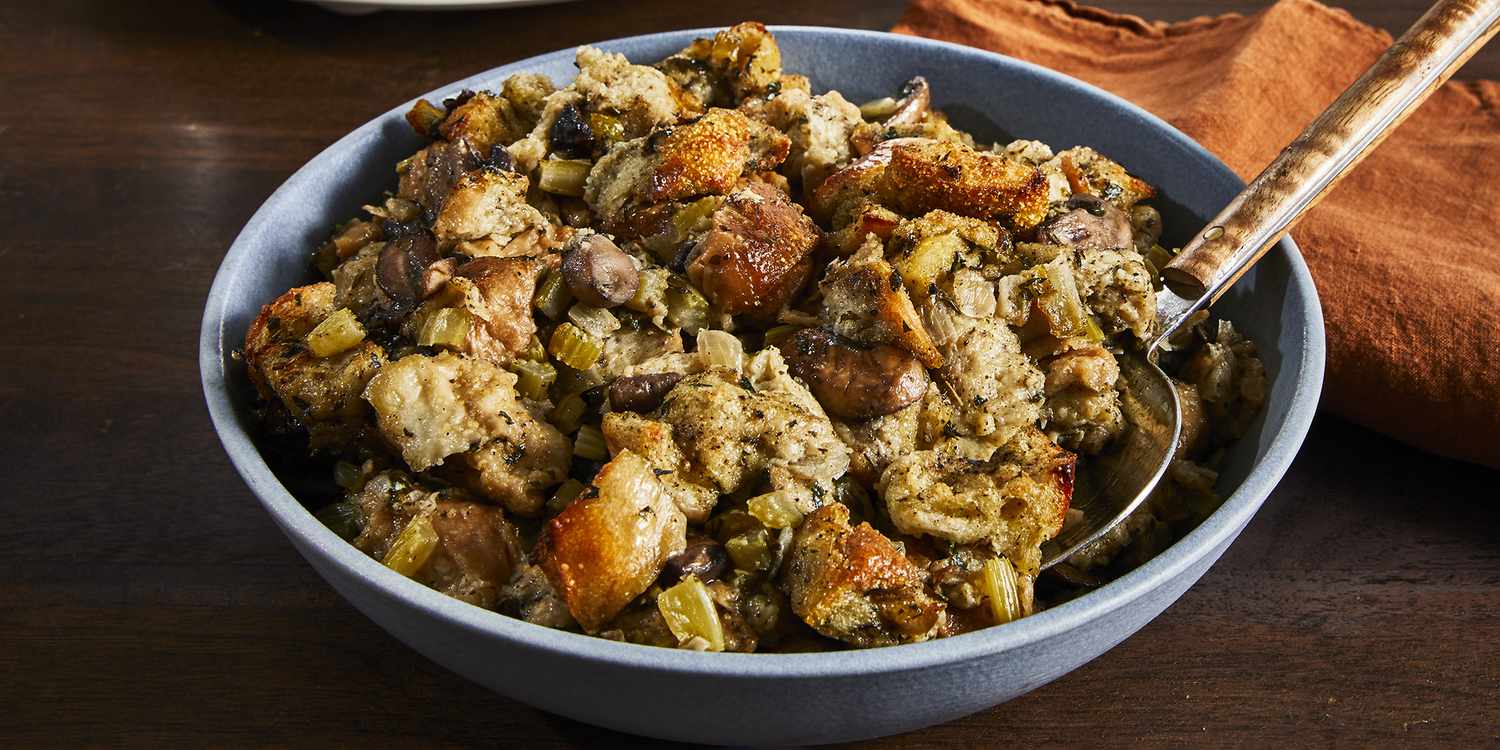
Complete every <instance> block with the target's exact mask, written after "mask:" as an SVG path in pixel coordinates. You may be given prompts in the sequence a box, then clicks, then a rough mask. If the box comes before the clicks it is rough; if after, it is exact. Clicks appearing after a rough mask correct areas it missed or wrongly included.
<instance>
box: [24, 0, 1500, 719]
mask: <svg viewBox="0 0 1500 750" xmlns="http://www.w3.org/2000/svg"><path fill="white" fill-rule="evenodd" d="M1101 2H1103V4H1104V5H1106V6H1108V7H1111V8H1114V9H1118V10H1126V11H1130V12H1135V13H1139V14H1142V15H1146V16H1150V17H1163V18H1174V19H1175V18H1185V17H1189V16H1192V15H1197V14H1201V13H1217V12H1223V11H1228V10H1250V9H1253V8H1255V7H1258V6H1260V5H1262V4H1263V3H1261V2H1237V3H1216V2H1209V1H1208V0H1101ZM900 6H901V3H900V2H899V0H889V1H887V0H862V1H856V0H833V1H831V2H818V3H814V2H787V1H774V2H773V1H772V0H747V1H746V2H742V3H738V4H733V5H731V4H713V3H669V2H657V1H654V0H652V1H642V2H631V3H609V2H584V3H578V4H574V5H561V6H554V7H540V8H529V9H521V10H513V11H507V12H484V13H461V14H434V15H394V14H376V15H373V16H367V17H361V18H346V17H341V16H334V15H330V14H327V13H325V12H323V11H321V10H318V9H316V8H312V7H307V6H302V5H293V4H285V3H281V2H273V1H271V0H263V1H262V0H245V1H243V2H233V3H230V2H218V3H216V2H188V1H186V0H183V1H182V2H162V3H149V4H148V3H116V2H104V1H102V0H100V1H98V2H82V1H75V0H46V1H45V2H23V3H6V4H4V5H3V7H0V50H3V52H0V91H3V94H4V96H3V97H0V261H3V267H4V273H3V274H0V296H3V297H4V298H5V299H9V300H11V301H12V304H10V306H9V307H8V308H7V309H6V311H5V312H4V313H3V318H0V320H3V323H0V418H3V423H4V425H5V428H6V429H4V430H0V456H3V462H0V487H3V488H4V489H3V490H0V497H3V498H4V505H3V507H4V509H5V511H6V513H5V517H4V522H3V523H0V602H3V604H0V673H3V675H4V679H3V681H0V744H3V745H4V746H6V747H33V746H46V745H70V746H71V745H110V746H116V745H125V746H151V747H160V746H191V747H200V746H288V745H299V746H333V747H344V746H363V747H375V746H382V747H383V746H431V745H443V746H448V745H452V746H460V745H489V746H509V747H527V748H531V747H540V748H554V747H557V748H561V747H577V746H593V745H605V744H611V745H613V744H621V745H628V744H638V743H641V742H642V741H640V740H636V739H633V738H629V737H625V736H622V735H617V734H613V733H610V732H607V731H604V730H599V729H595V728H591V727H588V726H584V725H580V724H577V723H574V722H571V721H567V720H564V719H560V718H556V717H552V716H549V715H546V714H543V713H541V712H538V711H535V710H533V709H530V708H528V707H526V706H523V705H520V704H518V703H515V702H512V701H509V700H506V699H504V698H500V697H498V696H495V695H493V694H490V693H488V692H486V691H485V690H483V689H481V688H478V687H476V686H474V685H472V684H469V683H467V682H465V681H464V680H462V679H460V678H458V677H456V676H453V675H451V674H449V673H447V672H446V671H444V670H442V669H441V668H439V667H436V666H435V665H433V664H432V663H430V662H428V661H427V660H425V659H423V658H422V657H420V656H418V655H416V654H415V653H413V652H412V651H410V650H408V649H407V648H406V647H404V646H402V645H401V644H400V643H398V642H396V641H395V640H394V639H392V638H390V637H389V636H387V635H385V634H384V633H383V632H382V631H380V630H379V629H377V628H376V627H375V626H374V625H372V624H371V623H370V622H369V621H368V620H366V619H365V618H364V617H363V616H361V615H360V614H359V613H357V612H356V611H354V610H353V609H352V608H351V607H350V606H348V605H347V604H345V603H344V602H343V601H342V600H341V599H339V598H338V597H337V596H336V595H335V594H334V593H333V592H332V591H331V590H330V589H329V588H328V587H327V586H325V585H324V584H323V582H322V581H321V580H319V579H318V578H317V576H316V575H315V574H314V573H313V572H312V569H311V568H309V567H308V566H307V565H306V564H305V563H303V562H302V560H301V559H300V558H298V557H297V555H296V553H295V552H294V551H293V550H292V548H291V547H290V546H289V545H288V544H287V543H286V542H285V541H284V540H283V539H282V537H281V535H280V534H279V533H278V532H277V530H276V529H275V528H274V526H273V525H272V524H271V522H270V520H269V518H267V516H266V515H265V514H264V513H263V512H262V511H261V509H260V508H259V506H258V504H257V503H256V502H255V500H254V499H253V498H252V497H251V495H250V493H249V491H248V490H246V488H245V487H244V485H243V484H242V483H241V482H240V481H239V479H238V478H237V477H236V476H235V474H234V472H233V471H232V470H231V469H230V467H229V464H228V461H227V460H226V458H225V456H224V454H223V451H222V450H221V449H220V447H219V444H218V441H217V439H216V438H215V437H214V433H213V430H212V429H211V427H210V425H209V422H208V418H207V414H206V412H205V409H204V407H203V403H202V396H201V393H200V390H199V386H198V373H197V367H196V343H197V332H198V323H199V318H200V315H201V310H202V305H203V302H204V298H205V296H206V294H207V291H208V286H209V282H210V280H211V278H212V275H213V272H214V270H215V268H216V267H217V265H218V263H219V260H220V258H221V257H222V255H223V253H224V251H225V248H227V247H228V245H229V242H230V241H231V240H232V239H233V237H234V236H235V234H236V232H238V230H239V228H240V227H241V226H242V225H243V223H244V222H245V221H246V220H247V219H248V218H249V216H250V214H251V213H252V212H253V211H254V210H255V208H256V207H257V206H259V205H260V203H261V202H262V201H263V200H264V199H265V197H266V196H267V195H269V194H270V192H271V191H272V190H273V189H274V188H275V187H276V186H277V185H279V184H280V183H281V182H282V181H283V180H284V179H286V177H287V176H288V175H289V174H291V172H292V171H293V170H295V169H296V168H297V167H298V166H299V165H301V164H302V163H303V162H304V161H306V160H307V159H308V158H310V157H311V156H313V155H314V154H315V153H317V152H318V151H319V150H320V149H322V148H323V147H324V146H325V145H327V144H328V143H331V142H332V141H333V140H335V139H336V138H338V137H339V136H340V135H342V134H343V133H345V132H347V131H348V130H350V129H352V128H353V127H355V126H357V125H359V124H360V123H362V122H364V121H365V120H367V119H368V118H370V117H372V116H374V115H376V114H378V113H380V112H382V111H384V110H385V109H387V108H389V107H390V106H392V105H393V104H394V103H396V102H400V101H402V100H405V99H407V98H409V97H411V96H413V95H415V94H417V93H420V92H423V91H426V90H428V89H430V88H433V87H435V86H438V85H440V84H442V83H445V82H447V81H451V80H454V79H456V78H459V77H461V76H464V75H468V74H471V73H474V72H478V71H480V70H483V69H486V68H489V67H492V66H495V65H499V64H501V63H504V62H507V61H510V60H514V59H517V58H521V57H525V56H528V55H533V54H536V53H540V52H545V51H549V50H552V49H557V48H560V47H567V46H571V45H575V44H579V43H583V42H588V41H592V40H597V39H601V38H608V37H613V36H619V35H624V34H636V33H643V32H648V31H654V30H660V29H669V28H681V27H688V26H701V25H712V24H724V23H730V22H733V21H736V20H740V19H741V18H746V17H749V18H758V19H762V20H765V21H767V22H776V23H810V24H828V25H842V26H853V27H866V28H883V27H887V26H889V25H890V24H892V23H893V22H894V21H895V20H896V18H897V16H898V15H899V12H900ZM1422 6H1423V2H1422V0H1361V1H1359V2H1351V3H1350V4H1349V7H1350V8H1351V9H1352V10H1353V11H1354V12H1355V14H1356V15H1358V16H1360V17H1361V18H1364V19H1366V20H1368V21H1370V22H1372V23H1376V24H1380V25H1383V26H1386V27H1391V28H1397V29H1398V30H1399V28H1404V26H1405V25H1406V24H1409V23H1410V22H1411V21H1412V20H1414V19H1415V18H1416V17H1417V16H1418V15H1419V14H1420V13H1421V11H1422V10H1423V7H1422ZM1497 74H1500V50H1496V49H1494V48H1491V49H1490V50H1488V51H1486V52H1484V53H1482V54H1481V56H1480V57H1478V58H1476V60H1475V62H1474V64H1473V65H1472V66H1471V68H1470V69H1469V70H1466V71H1465V72H1464V73H1461V74H1460V75H1461V76H1464V75H1488V76H1495V75H1497ZM33 272H34V275H31V274H33ZM1476 438H1477V439H1493V436H1476ZM1497 481H1500V473H1497V472H1494V471H1489V470H1484V469H1479V468H1476V467H1473V466H1467V465H1462V464H1457V463H1452V462H1447V461H1442V460H1439V459H1434V458H1431V457H1428V456H1425V455H1422V454H1420V453H1417V452H1415V451H1413V450H1411V449H1408V448H1405V447H1402V446H1400V445H1397V444H1395V443H1393V442H1391V441H1389V440H1387V439H1384V438H1382V437H1379V436H1376V435H1374V434H1371V433H1369V432H1366V431H1364V430H1361V429H1358V428H1356V427H1353V426H1350V425H1348V424H1345V423H1342V422H1339V421H1337V420H1334V419H1320V420H1319V421H1318V423H1317V424H1316V426H1315V427H1314V429H1313V432H1312V435H1311V436H1310V437H1309V439H1308V441H1307V444H1306V447H1305V448H1304V450H1303V452H1302V454H1301V456H1300V457H1299V458H1298V460H1297V462H1296V464H1295V465H1294V466H1293V467H1292V469H1291V471H1290V473H1289V474H1288V475H1287V478H1286V479H1285V480H1284V481H1283V482H1282V484H1281V486H1280V487H1279V488H1278V489H1277V491H1276V492H1275V494H1274V495H1273V496H1272V497H1271V499H1270V500H1269V501H1268V502H1267V504H1266V506H1265V509H1264V510H1263V511H1262V512H1261V513H1260V515H1259V516H1257V517H1256V519H1255V520H1254V521H1253V522H1252V523H1251V524H1250V526H1249V528H1248V529H1247V530H1246V531H1245V533H1244V535H1243V536H1242V537H1241V539H1240V541H1239V542H1238V543H1236V544H1235V546H1234V547H1233V548H1231V549H1230V551H1229V552H1228V554H1227V555H1226V556H1225V557H1224V559H1223V560H1222V561H1221V562H1220V563H1219V564H1218V565H1217V566H1216V567H1215V568H1214V569H1213V570H1212V571H1210V572H1209V573H1208V575H1207V576H1205V577H1204V579H1203V580H1202V581H1201V582H1200V583H1199V584H1198V585H1197V586H1196V587H1194V588H1193V589H1192V590H1191V591H1189V592H1188V594H1187V595H1186V596H1184V597H1183V598H1182V599H1181V601H1179V602H1178V603H1177V604H1176V605H1174V606H1173V607H1172V608H1170V609H1169V610H1168V611H1167V612H1166V613H1165V614H1163V615H1162V616H1161V617H1160V618H1158V619H1157V620H1156V621H1155V622H1153V623H1152V624H1150V625H1149V626H1147V627H1146V628H1145V629H1144V630H1142V631H1141V632H1140V633H1139V634H1137V635H1136V636H1135V637H1133V638H1131V639H1130V640H1128V641H1126V642H1125V643H1123V644H1122V645H1121V646H1119V647H1118V648H1116V649H1114V650H1113V651H1111V652H1109V653H1108V654H1106V655H1105V656H1103V657H1101V658H1100V659H1098V660H1097V661H1095V662H1093V663H1092V664H1089V665H1088V666H1086V667H1084V668H1082V669H1080V670H1078V671H1076V672H1074V673H1072V674H1070V675H1067V676H1065V677H1063V678H1062V679H1060V680H1058V681H1057V682H1055V683H1053V684H1051V685H1048V686H1046V687H1044V688H1042V689H1040V690H1037V691H1036V692H1034V693H1031V694H1030V695H1027V696H1025V697H1023V698H1020V699H1018V700H1016V701H1013V702H1011V703H1009V704H1006V705H1004V706H1001V707H998V708H995V709H993V710H990V711H988V712H985V713H982V714H980V715H977V716H973V717H970V718H968V719H964V720H961V721H958V722H954V723H952V724H948V725H945V726H941V727H937V728H933V729H929V730H925V731H922V732H917V733H913V734H909V735H905V736H901V737H894V738H889V739H887V740H884V741H882V742H880V743H875V744H876V746H878V747H891V748H896V747H954V748H970V747H988V746H997V745H1002V744H1003V745H1004V746H1006V747H1028V746H1033V745H1038V746H1076V745H1105V746H1119V745H1125V744H1141V745H1184V744H1185V745H1198V746H1201V745H1255V746H1306V745H1328V744H1345V745H1353V746H1396V745H1400V746H1405V745H1444V746H1454V745H1463V746H1493V745H1495V744H1496V743H1497V742H1500V728H1497V727H1500V709H1497V701H1496V696H1497V695H1500V656H1497V653H1496V643H1497V642H1500V625H1497V623H1496V618H1495V613H1496V611H1497V610H1500V539H1497V534H1496V530H1497V529H1500V502H1497V499H1496V498H1497V492H1496V489H1495V487H1496V483H1497ZM518 679H524V676H520V677H518ZM709 698H710V697H706V698H705V699H709ZM683 710H684V711H691V710H692V706H683Z"/></svg>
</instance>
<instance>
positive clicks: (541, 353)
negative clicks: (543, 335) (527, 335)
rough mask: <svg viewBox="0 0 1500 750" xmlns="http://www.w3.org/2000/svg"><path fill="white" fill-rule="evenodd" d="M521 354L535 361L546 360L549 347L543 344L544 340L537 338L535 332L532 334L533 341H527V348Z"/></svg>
mask: <svg viewBox="0 0 1500 750" xmlns="http://www.w3.org/2000/svg"><path fill="white" fill-rule="evenodd" d="M521 356H522V357H524V358H526V359H529V360H531V361H533V362H546V361H547V347H545V346H542V340H541V339H539V338H537V337H536V334H534V333H533V334H531V341H528V342H527V343H526V350H525V351H523V352H521Z"/></svg>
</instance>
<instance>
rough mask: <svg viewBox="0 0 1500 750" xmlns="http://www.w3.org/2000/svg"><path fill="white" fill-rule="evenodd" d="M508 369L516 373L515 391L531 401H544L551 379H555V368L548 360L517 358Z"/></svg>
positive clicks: (550, 385)
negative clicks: (538, 360)
mask: <svg viewBox="0 0 1500 750" xmlns="http://www.w3.org/2000/svg"><path fill="white" fill-rule="evenodd" d="M508 369H509V370H510V371H511V372H513V373H515V374H516V393H518V394H520V396H521V398H528V399H531V400H532V401H545V400H546V399H547V389H548V388H550V387H552V381H554V380H557V368H556V367H553V366H552V363H550V362H534V361H532V360H529V359H518V360H515V361H513V362H511V363H510V365H509V367H508Z"/></svg>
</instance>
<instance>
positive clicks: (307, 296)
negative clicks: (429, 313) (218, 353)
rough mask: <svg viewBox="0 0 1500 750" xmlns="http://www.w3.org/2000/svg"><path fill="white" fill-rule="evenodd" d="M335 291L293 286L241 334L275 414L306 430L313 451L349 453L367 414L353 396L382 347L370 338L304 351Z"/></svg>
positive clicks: (254, 376) (364, 431) (378, 362)
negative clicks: (333, 349) (327, 350)
mask: <svg viewBox="0 0 1500 750" xmlns="http://www.w3.org/2000/svg"><path fill="white" fill-rule="evenodd" d="M334 296H335V288H334V285H333V284H330V283H327V282H323V283H320V284H312V285H309V286H303V287H297V288H294V289H291V290H289V291H288V292H286V293H285V294H283V295H281V296H280V297H277V298H276V299H275V300H274V301H272V302H271V304H269V305H266V306H264V307H262V308H261V311H260V314H259V315H257V316H256V317H255V320H254V321H253V322H251V324H250V328H249V330H248V331H247V332H246V334H245V351H244V357H245V365H246V369H247V370H248V372H249V374H250V381H251V382H252V383H253V384H254V385H255V389H256V391H257V392H258V393H259V394H260V397H261V398H262V399H264V400H265V401H267V402H268V403H269V404H270V405H271V407H272V408H273V409H274V410H275V413H277V414H284V415H285V417H289V418H290V424H291V425H294V426H295V425H300V426H301V427H302V428H304V429H306V430H307V433H308V444H309V445H308V447H309V449H310V450H311V451H312V452H314V453H320V452H333V453H340V452H345V451H349V450H352V449H354V448H355V447H357V446H358V445H359V444H360V443H361V442H362V441H364V440H365V439H366V438H367V437H368V435H369V433H370V432H371V420H370V417H371V414H370V410H369V408H368V407H367V406H366V405H365V404H364V402H363V401H361V399H360V398H359V394H360V393H361V392H362V391H364V388H365V384H366V383H368V382H369V380H370V378H371V377H372V376H374V374H375V373H376V372H377V371H378V370H379V369H380V368H381V366H382V365H384V364H385V352H384V350H382V349H381V348H380V347H379V346H377V345H375V344H374V343H371V342H370V341H361V342H359V343H358V344H356V345H355V346H353V347H351V348H349V349H347V350H345V351H342V352H339V353H337V354H332V355H330V356H327V357H319V356H317V355H316V354H314V353H313V352H312V351H311V350H309V349H308V348H307V345H306V342H305V339H306V336H307V334H308V333H309V332H310V331H312V329H313V328H314V327H315V326H317V325H318V323H321V322H322V321H323V319H324V318H326V317H328V315H329V313H332V312H333V311H334ZM276 421H283V422H284V421H286V420H285V419H281V420H276Z"/></svg>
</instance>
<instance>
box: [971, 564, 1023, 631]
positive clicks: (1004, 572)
mask: <svg viewBox="0 0 1500 750" xmlns="http://www.w3.org/2000/svg"><path fill="white" fill-rule="evenodd" d="M979 590H980V591H982V592H983V593H984V598H985V599H986V600H988V601H989V603H990V614H991V615H992V616H993V617H994V618H995V624H997V625H998V624H1003V623H1007V622H1010V621H1011V620H1016V619H1020V617H1021V616H1022V615H1023V614H1025V613H1024V612H1022V611H1021V591H1020V581H1019V580H1017V575H1016V568H1015V566H1013V565H1011V564H1010V560H1007V559H1005V558H1003V557H994V558H990V559H989V560H985V561H984V569H983V570H981V571H980V577H979Z"/></svg>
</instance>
